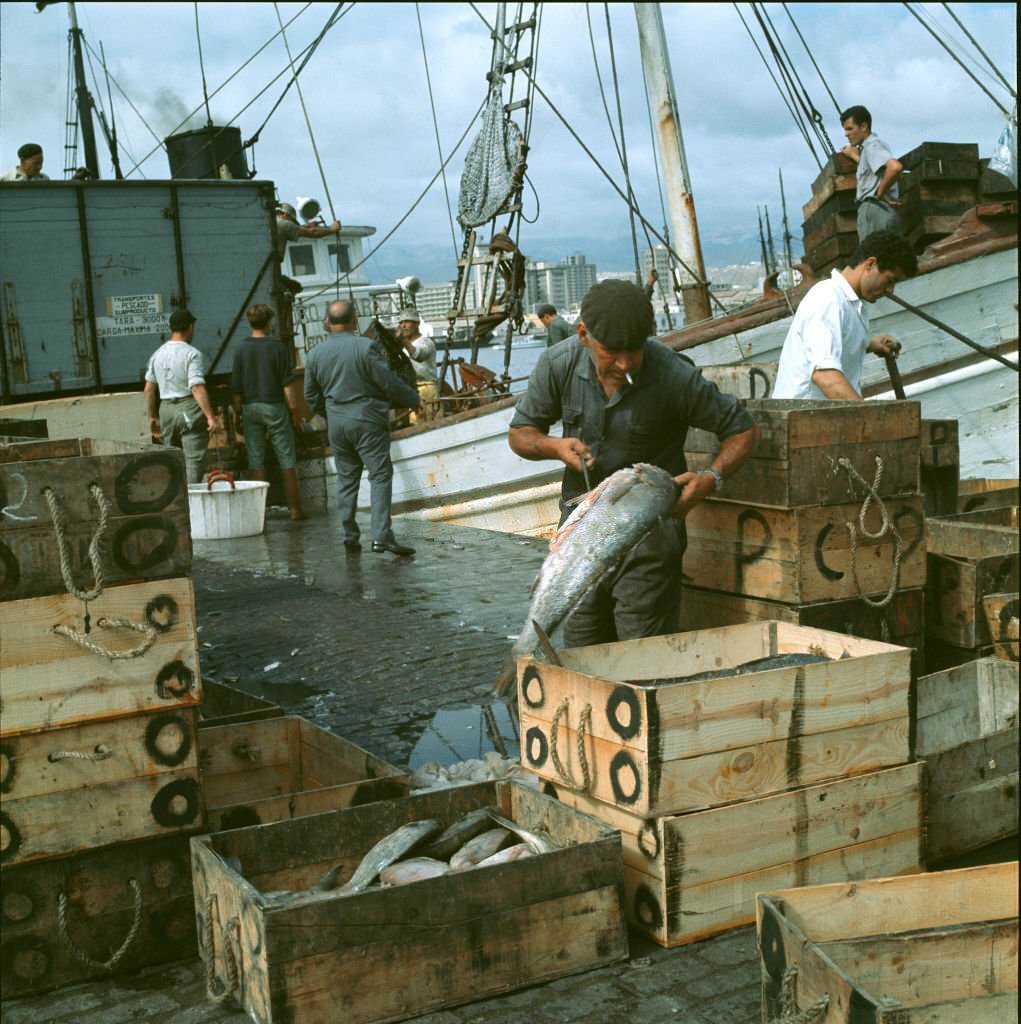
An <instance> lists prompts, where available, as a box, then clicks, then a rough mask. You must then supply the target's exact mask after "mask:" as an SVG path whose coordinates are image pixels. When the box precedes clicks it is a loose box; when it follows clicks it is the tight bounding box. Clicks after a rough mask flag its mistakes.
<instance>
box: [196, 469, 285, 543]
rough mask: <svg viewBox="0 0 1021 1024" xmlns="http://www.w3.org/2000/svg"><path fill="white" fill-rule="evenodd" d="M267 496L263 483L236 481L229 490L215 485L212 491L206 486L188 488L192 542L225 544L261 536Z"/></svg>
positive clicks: (223, 483)
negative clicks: (201, 541)
mask: <svg viewBox="0 0 1021 1024" xmlns="http://www.w3.org/2000/svg"><path fill="white" fill-rule="evenodd" d="M268 493H269V484H268V483H266V482H265V481H264V480H238V481H236V482H235V483H234V486H233V487H231V485H230V483H229V482H225V481H217V482H216V483H214V484H213V487H212V489H210V488H209V486H208V485H207V484H188V513H189V516H190V518H191V536H192V539H193V540H226V539H228V538H230V537H253V536H255V535H256V534H259V533H262V528H263V525H264V524H265V521H266V495H267V494H268Z"/></svg>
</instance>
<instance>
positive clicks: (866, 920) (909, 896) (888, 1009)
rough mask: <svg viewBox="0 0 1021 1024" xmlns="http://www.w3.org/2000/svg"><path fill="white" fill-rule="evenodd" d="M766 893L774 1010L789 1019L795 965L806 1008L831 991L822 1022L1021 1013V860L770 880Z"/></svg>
mask: <svg viewBox="0 0 1021 1024" xmlns="http://www.w3.org/2000/svg"><path fill="white" fill-rule="evenodd" d="M757 904H758V905H757V910H756V930H757V935H758V944H759V953H760V956H761V958H762V1019H763V1021H766V1020H774V1019H777V1020H778V1019H779V1015H780V1013H781V1009H782V991H783V986H784V975H785V973H786V972H787V971H788V970H790V969H791V968H794V969H796V975H797V976H796V979H795V982H794V985H795V992H794V997H795V998H794V1001H795V1010H797V1009H801V1010H807V1009H808V1008H809V1007H810V1006H812V1005H813V1004H814V1003H815V1002H816V1000H818V999H822V998H823V997H826V998H828V1000H829V1005H828V1008H827V1010H826V1012H825V1013H823V1014H821V1015H819V1016H816V1017H814V1018H813V1019H814V1020H816V1021H818V1022H819V1024H837V1022H838V1021H840V1022H843V1021H848V1022H850V1021H862V1022H865V1021H868V1022H869V1024H908V1022H912V1024H915V1022H917V1024H938V1022H939V1024H942V1022H947V1024H950V1022H960V1024H1006V1022H1007V1021H1014V1020H1016V1019H1017V1006H1018V1000H1017V968H1018V963H1017V951H1018V922H1017V913H1018V866H1017V861H1014V862H1012V863H1008V864H992V865H989V866H986V867H979V868H964V869H961V870H958V871H940V872H936V873H935V874H923V875H908V876H905V877H900V878H872V879H869V880H868V881H855V882H851V883H850V884H847V883H841V884H835V885H819V886H813V887H811V888H807V889H788V890H785V891H782V892H765V893H762V894H761V895H760V896H759V898H758V901H757ZM785 1019H786V1018H785ZM792 1019H793V1018H792Z"/></svg>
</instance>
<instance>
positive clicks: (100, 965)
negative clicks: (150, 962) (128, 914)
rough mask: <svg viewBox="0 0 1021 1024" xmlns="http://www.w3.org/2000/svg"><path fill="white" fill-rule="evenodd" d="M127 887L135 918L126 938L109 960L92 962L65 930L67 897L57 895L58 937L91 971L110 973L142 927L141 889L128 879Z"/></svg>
mask: <svg viewBox="0 0 1021 1024" xmlns="http://www.w3.org/2000/svg"><path fill="white" fill-rule="evenodd" d="M128 885H130V886H131V891H132V893H133V895H134V901H135V916H134V919H133V920H132V922H131V929H130V930H129V931H128V934H127V938H125V940H124V941H123V942H122V943H121V945H120V948H119V949H117V950H116V951H115V952H114V953H113V955H112V956H111V957H110V959H109V960H93V959H92V957H90V956H89V955H88V953H86V952H84V951H83V950H81V949H79V948H78V947H77V946H76V945H75V943H74V940H73V939H72V938H71V935H70V933H69V932H68V930H67V896H66V895H65V894H64V893H62V892H61V893H58V894H57V924H58V926H59V928H60V937H61V938H62V939H63V940H64V942H66V943H67V945H68V946H69V947H70V949H71V952H72V953H73V954H74V955H75V956H76V957H77V958H78V959H79V960H80V961H81V962H82V963H83V964H85V966H86V967H91V968H92V969H93V970H100V971H112V970H114V968H116V966H117V965H118V964H119V963H120V962H121V960H123V959H124V957H125V955H126V954H127V952H128V950H129V949H130V948H131V944H132V943H133V942H134V941H135V936H136V935H138V930H139V928H141V926H142V887H141V886H140V885H139V884H138V882H137V881H135V879H134V878H129V879H128Z"/></svg>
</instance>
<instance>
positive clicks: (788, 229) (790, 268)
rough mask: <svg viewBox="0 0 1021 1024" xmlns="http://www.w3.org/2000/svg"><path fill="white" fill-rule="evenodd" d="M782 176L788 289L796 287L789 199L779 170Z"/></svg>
mask: <svg viewBox="0 0 1021 1024" xmlns="http://www.w3.org/2000/svg"><path fill="white" fill-rule="evenodd" d="M777 173H778V174H779V175H780V206H781V208H782V209H783V252H784V257H785V259H786V261H787V287H788V288H793V287H794V264H793V259H794V257H793V256H792V254H791V227H790V224H789V223H788V221H787V198H786V196H785V195H784V191H783V170H781V169H778V170H777Z"/></svg>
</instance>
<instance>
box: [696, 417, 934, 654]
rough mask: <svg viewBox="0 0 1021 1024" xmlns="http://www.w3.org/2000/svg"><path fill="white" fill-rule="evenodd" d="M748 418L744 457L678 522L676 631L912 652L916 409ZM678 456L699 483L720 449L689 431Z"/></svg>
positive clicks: (917, 516) (916, 570) (917, 572)
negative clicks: (680, 577) (716, 494)
mask: <svg viewBox="0 0 1021 1024" xmlns="http://www.w3.org/2000/svg"><path fill="white" fill-rule="evenodd" d="M746 407H747V409H748V411H749V412H750V413H751V415H752V416H753V418H754V419H755V421H756V423H757V424H758V426H759V430H760V436H759V441H758V444H757V446H756V449H755V452H754V454H753V457H752V458H750V459H749V460H748V462H747V463H746V464H745V465H744V466H743V467H742V468H741V470H740V471H739V472H738V473H735V474H734V475H733V476H732V477H731V478H730V479H728V480H727V481H726V484H725V487H724V491H723V493H722V495H721V496H720V498H718V499H715V498H711V499H709V500H707V501H705V502H703V503H702V504H701V505H699V506H698V507H696V508H695V509H693V510H692V511H691V512H690V513H689V514H688V517H687V520H686V526H687V532H688V548H687V551H686V553H685V556H684V576H685V580H684V584H685V592H684V597H683V599H682V607H681V627H682V628H683V629H704V628H709V627H714V626H726V625H731V624H736V623H741V622H748V621H754V620H765V619H775V620H779V621H783V622H791V623H796V624H799V625H804V626H815V627H818V628H821V629H830V630H834V631H836V632H839V633H849V634H853V635H855V636H860V637H864V638H866V639H870V640H880V641H884V642H887V643H892V644H899V645H902V646H905V647H911V648H914V649H915V650H916V651H921V649H922V647H923V643H924V621H925V617H924V614H923V608H924V601H923V588H924V585H925V572H926V561H925V558H926V555H925V540H924V528H925V524H924V508H923V498H922V496H921V494H920V493H919V458H920V455H919V453H920V436H921V433H920V432H921V419H920V414H919V405H918V403H917V402H875V403H871V404H870V408H869V415H868V416H862V415H861V410H860V408H858V407H855V406H853V405H849V404H845V403H840V402H811V401H788V400H762V401H749V402H747V403H746ZM685 448H686V449H687V460H688V467H689V469H693V470H698V469H702V468H704V467H705V466H708V465H709V464H710V463H711V461H712V459H713V458H714V457H715V453H716V451H717V450H718V443H717V441H716V438H715V437H714V436H713V435H711V434H707V433H706V432H704V431H697V430H691V431H689V433H688V440H687V443H686V445H685ZM874 495H876V496H874ZM915 667H916V668H918V667H920V660H919V659H918V658H917V657H916V660H915Z"/></svg>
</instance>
